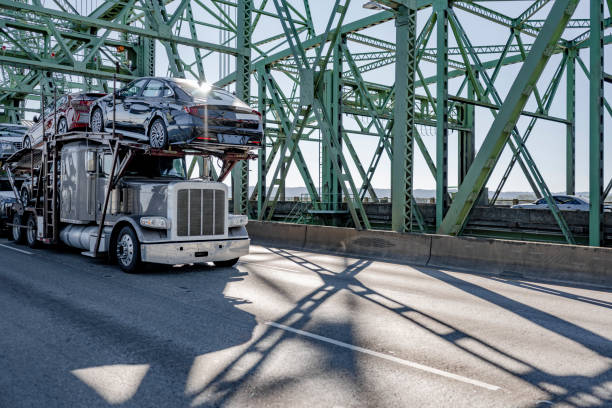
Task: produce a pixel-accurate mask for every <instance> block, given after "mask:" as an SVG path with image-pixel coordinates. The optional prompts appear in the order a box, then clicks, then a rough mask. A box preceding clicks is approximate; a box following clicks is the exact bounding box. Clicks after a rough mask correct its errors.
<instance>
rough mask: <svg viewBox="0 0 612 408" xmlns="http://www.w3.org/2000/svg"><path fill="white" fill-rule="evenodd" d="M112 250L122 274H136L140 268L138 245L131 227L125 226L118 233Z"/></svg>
mask: <svg viewBox="0 0 612 408" xmlns="http://www.w3.org/2000/svg"><path fill="white" fill-rule="evenodd" d="M114 250H115V259H117V264H118V265H119V267H120V268H121V269H122V270H123V271H124V272H127V273H134V272H138V269H139V268H140V266H141V262H140V243H139V242H138V237H137V236H136V233H135V232H134V229H133V228H132V227H129V226H125V227H123V228H122V229H121V231H119V235H118V236H117V241H116V243H115V248H114Z"/></svg>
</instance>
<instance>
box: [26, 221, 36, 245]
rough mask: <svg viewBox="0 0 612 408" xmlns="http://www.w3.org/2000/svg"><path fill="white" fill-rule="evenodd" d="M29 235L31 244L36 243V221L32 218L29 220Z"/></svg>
mask: <svg viewBox="0 0 612 408" xmlns="http://www.w3.org/2000/svg"><path fill="white" fill-rule="evenodd" d="M27 234H28V242H29V243H32V242H34V241H36V225H35V224H34V220H33V219H31V218H30V219H29V220H28V230H27Z"/></svg>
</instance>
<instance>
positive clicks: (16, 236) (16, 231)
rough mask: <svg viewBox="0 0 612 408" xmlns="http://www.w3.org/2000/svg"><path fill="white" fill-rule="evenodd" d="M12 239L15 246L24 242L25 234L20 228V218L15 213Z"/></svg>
mask: <svg viewBox="0 0 612 408" xmlns="http://www.w3.org/2000/svg"><path fill="white" fill-rule="evenodd" d="M12 238H13V241H15V242H16V243H17V244H23V242H24V241H25V233H24V231H23V228H22V227H21V216H20V215H19V214H17V213H15V215H13V228H12Z"/></svg>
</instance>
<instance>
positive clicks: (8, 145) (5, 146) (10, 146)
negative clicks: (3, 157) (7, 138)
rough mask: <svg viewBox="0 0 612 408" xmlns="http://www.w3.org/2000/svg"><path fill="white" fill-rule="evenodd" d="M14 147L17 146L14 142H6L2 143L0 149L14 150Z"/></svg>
mask: <svg viewBox="0 0 612 408" xmlns="http://www.w3.org/2000/svg"><path fill="white" fill-rule="evenodd" d="M14 147H15V146H13V144H12V143H5V142H3V143H0V150H5V151H6V150H9V151H10V150H13V149H14Z"/></svg>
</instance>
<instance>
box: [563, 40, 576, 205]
mask: <svg viewBox="0 0 612 408" xmlns="http://www.w3.org/2000/svg"><path fill="white" fill-rule="evenodd" d="M565 53H566V56H567V66H566V73H565V78H566V86H565V90H566V96H565V106H566V115H567V121H568V122H569V123H568V124H567V125H566V127H565V193H566V194H570V195H573V194H576V50H575V49H573V48H568V49H567V50H566V52H565Z"/></svg>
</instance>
